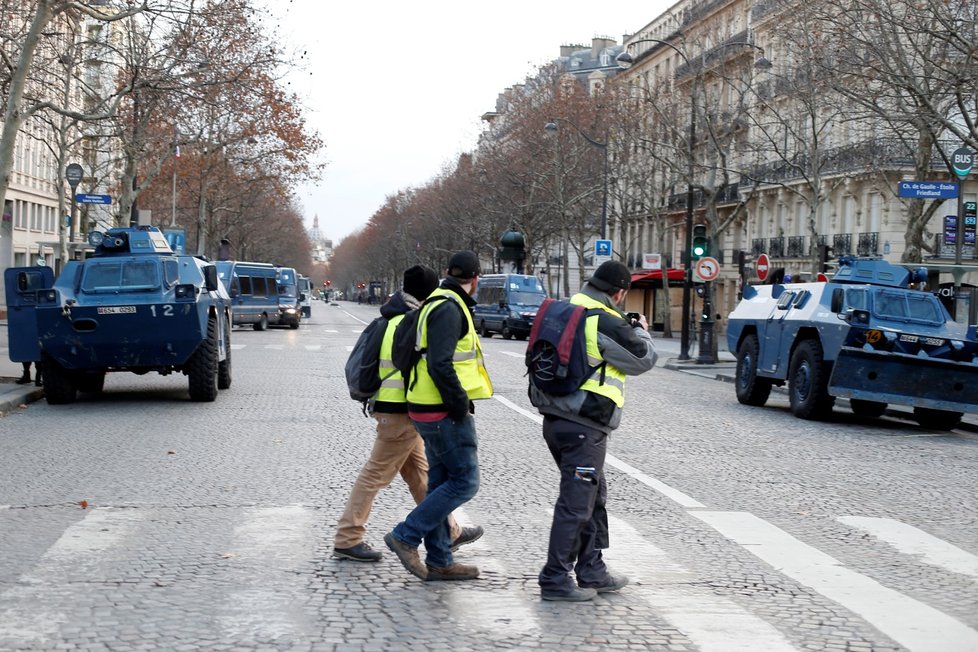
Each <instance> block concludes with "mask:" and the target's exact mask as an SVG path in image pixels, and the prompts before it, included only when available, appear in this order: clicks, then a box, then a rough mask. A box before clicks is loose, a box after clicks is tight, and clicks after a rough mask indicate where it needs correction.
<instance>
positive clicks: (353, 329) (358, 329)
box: [350, 328, 363, 333]
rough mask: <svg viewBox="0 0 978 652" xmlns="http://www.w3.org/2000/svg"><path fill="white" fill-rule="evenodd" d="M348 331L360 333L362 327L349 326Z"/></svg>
mask: <svg viewBox="0 0 978 652" xmlns="http://www.w3.org/2000/svg"><path fill="white" fill-rule="evenodd" d="M350 332H351V333H362V332H363V329H362V328H351V329H350Z"/></svg>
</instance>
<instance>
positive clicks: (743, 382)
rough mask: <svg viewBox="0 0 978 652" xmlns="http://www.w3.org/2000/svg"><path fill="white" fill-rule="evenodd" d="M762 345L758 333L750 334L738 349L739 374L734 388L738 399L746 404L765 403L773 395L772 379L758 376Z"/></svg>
mask: <svg viewBox="0 0 978 652" xmlns="http://www.w3.org/2000/svg"><path fill="white" fill-rule="evenodd" d="M759 351H760V346H759V345H758V343H757V335H753V334H751V335H748V336H747V337H745V338H744V341H743V342H741V343H740V347H739V348H738V349H737V375H736V377H735V382H734V388H735V391H736V392H737V400H738V401H740V402H741V403H743V404H744V405H764V404H765V403H767V399H768V397H769V396H770V395H771V385H772V381H771V380H770V379H769V378H758V377H757V359H758V353H759Z"/></svg>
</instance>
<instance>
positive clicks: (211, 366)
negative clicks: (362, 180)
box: [187, 318, 217, 401]
mask: <svg viewBox="0 0 978 652" xmlns="http://www.w3.org/2000/svg"><path fill="white" fill-rule="evenodd" d="M187 375H188V376H189V377H190V400H192V401H213V400H214V399H216V398H217V321H216V320H214V318H211V319H208V320H207V339H205V340H204V341H203V342H201V343H200V345H199V346H198V347H197V350H196V351H194V352H193V355H191V356H190V360H188V361H187Z"/></svg>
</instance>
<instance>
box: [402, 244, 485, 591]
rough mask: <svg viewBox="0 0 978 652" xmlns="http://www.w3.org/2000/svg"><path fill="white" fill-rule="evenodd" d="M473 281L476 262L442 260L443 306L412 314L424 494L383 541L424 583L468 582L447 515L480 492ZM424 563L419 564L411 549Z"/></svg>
mask: <svg viewBox="0 0 978 652" xmlns="http://www.w3.org/2000/svg"><path fill="white" fill-rule="evenodd" d="M478 283H479V258H478V256H476V255H475V254H474V253H472V252H471V251H460V252H458V253H456V254H454V255H452V257H451V260H449V262H448V270H447V274H446V277H445V278H444V279H443V280H442V282H441V287H439V288H438V289H437V290H435V291H434V292H432V293H431V296H432V297H434V296H438V295H441V296H445V297H447V300H443V301H436V302H433V303H430V304H428V305H426V306H424V307H423V308H422V309H421V313H420V314H419V315H418V328H419V330H420V348H421V350H422V351H423V352H424V355H422V357H421V360H420V361H419V362H418V364H417V367H416V368H415V370H414V373H413V374H412V380H411V382H410V385H409V386H408V389H407V402H408V415H409V416H410V417H411V420H412V421H413V422H414V425H415V427H416V428H417V429H418V432H419V433H420V434H421V437H422V439H424V444H425V453H426V455H427V456H428V495H427V496H426V497H425V499H424V500H423V501H421V503H420V504H419V505H418V506H417V507H415V508H414V510H413V511H412V512H411V513H410V514H408V515H407V518H406V519H404V521H403V522H401V523H398V524H397V526H396V527H395V528H394V529H393V530H392V531H391V532H389V533H388V534H387V535H385V536H384V542H385V543H386V544H387V547H388V548H390V549H391V550H392V551H394V553H395V554H396V555H397V557H398V559H400V561H401V563H402V564H403V565H404V568H406V569H407V570H408V571H409V572H410V573H411V574H412V575H414V576H415V577H418V578H420V579H423V580H427V581H436V580H471V579H475V578H477V577H478V576H479V569H478V568H477V567H475V566H467V565H465V564H459V563H456V562H455V561H454V559H453V558H452V551H451V537H450V535H449V526H448V515H449V514H451V513H452V511H453V510H455V509H457V508H458V507H460V506H462V505H464V504H465V503H467V502H468V501H469V500H471V499H472V497H473V496H475V494H476V492H477V491H478V490H479V459H478V440H477V438H476V433H475V419H474V417H473V416H472V415H473V413H474V412H475V407H474V405H473V404H472V401H474V400H478V399H484V398H489V397H491V396H492V383H491V382H490V380H489V374H488V373H487V372H486V367H485V363H484V362H483V358H482V348H481V346H480V344H479V338H478V335H477V334H476V332H475V325H474V324H473V323H472V313H471V306H473V305H475V301H474V300H473V299H472V295H473V294H474V293H475V290H476V287H477V286H478ZM422 541H424V544H425V549H426V551H427V557H426V559H425V563H422V562H421V558H420V556H419V554H418V546H419V545H420V544H421V542H422Z"/></svg>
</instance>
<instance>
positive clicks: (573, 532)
mask: <svg viewBox="0 0 978 652" xmlns="http://www.w3.org/2000/svg"><path fill="white" fill-rule="evenodd" d="M630 286H631V272H630V271H629V269H628V267H626V266H625V265H624V264H622V263H620V262H618V261H614V260H609V261H606V262H604V263H602V264H601V266H599V267H598V268H597V269H596V270H595V271H594V275H593V276H591V278H589V279H588V281H587V283H586V284H585V285H584V287H583V288H582V289H581V291H580V292H579V293H578V294H575V295H574V296H573V297H571V299H570V302H571V303H573V304H576V305H580V306H584V307H585V308H588V309H593V310H594V311H595V312H594V313H593V314H591V315H589V316H588V317H587V325H586V328H585V333H586V337H587V353H588V357H589V358H597V359H599V360H600V361H601V362H600V363H599V364H600V366H601V371H599V372H597V373H594V374H592V375H591V376H589V377H588V379H587V380H585V381H584V384H582V385H581V387H580V388H579V389H578V390H577V391H576V392H574V393H572V394H569V395H567V396H553V395H550V394H546V393H544V392H542V391H540V390H538V389H537V388H536V387H534V386H533V384H532V383H531V384H530V401H531V402H532V403H533V405H534V406H536V408H537V409H538V410H539V411H540V413H541V414H543V417H544V419H543V437H544V440H545V441H546V442H547V447H548V448H549V449H550V454H551V455H552V456H553V458H554V461H555V462H556V463H557V468H558V469H559V470H560V494H559V496H558V497H557V503H556V505H555V506H554V517H553V523H552V525H551V527H550V543H549V548H548V551H547V563H546V565H545V566H544V567H543V570H541V571H540V575H539V578H538V581H539V584H540V597H541V598H542V599H544V600H555V601H565V602H580V601H584V600H591V599H593V598H594V597H595V595H597V594H598V593H605V592H609V591H617V590H619V589H621V588H622V587H624V586H625V585H627V584H628V578H627V577H625V576H623V575H614V574H612V573H611V572H610V571H609V569H608V567H607V566H606V565H605V563H604V560H603V559H602V556H601V550H602V549H604V548H607V547H608V515H607V512H606V511H605V502H606V498H607V486H606V484H605V476H604V461H605V454H606V452H607V445H608V436H609V435H610V434H611V432H612V431H613V430H614V429H615V428H617V427H618V424H619V423H620V422H621V413H622V407H623V406H624V404H625V394H624V390H625V377H626V376H637V375H639V374H642V373H645V372H646V371H648V370H649V369H651V368H652V367H653V366H654V365H655V362H656V359H657V355H656V352H655V346H654V345H653V344H652V337H651V335H649V331H648V322H647V321H646V319H645V316H644V315H637V317H636V318H630V317H631V316H632V315H628V316H627V317H626V316H625V315H624V313H622V311H621V310H620V308H619V306H620V305H621V304H623V303H624V300H625V295H626V294H627V293H628V288H629V287H630ZM575 575H576V578H577V581H576V582H575V580H574V576H575Z"/></svg>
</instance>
